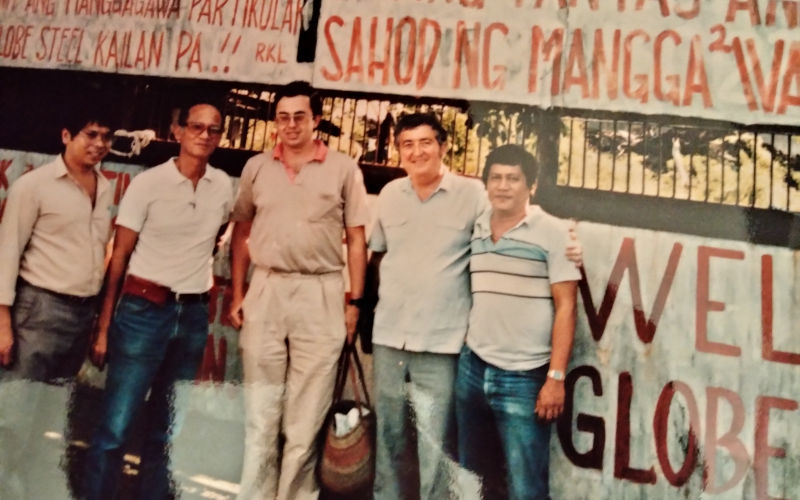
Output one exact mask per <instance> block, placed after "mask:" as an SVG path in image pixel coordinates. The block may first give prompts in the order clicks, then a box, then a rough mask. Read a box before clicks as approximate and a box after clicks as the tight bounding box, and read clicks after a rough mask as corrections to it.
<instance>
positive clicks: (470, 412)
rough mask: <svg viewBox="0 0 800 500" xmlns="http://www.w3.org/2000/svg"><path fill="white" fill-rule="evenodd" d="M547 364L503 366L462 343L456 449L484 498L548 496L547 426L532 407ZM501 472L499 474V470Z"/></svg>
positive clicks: (548, 445)
mask: <svg viewBox="0 0 800 500" xmlns="http://www.w3.org/2000/svg"><path fill="white" fill-rule="evenodd" d="M546 377H547V365H545V366H543V367H541V368H536V369H534V370H528V371H509V370H503V369H501V368H497V367H496V366H493V365H490V364H489V363H486V362H485V361H483V360H482V359H481V358H479V357H478V356H477V355H476V354H475V353H473V352H472V351H471V350H470V349H469V348H468V347H466V346H464V348H463V349H462V350H461V355H460V356H459V359H458V375H457V376H456V389H455V391H456V415H457V420H458V454H459V460H460V462H461V465H462V466H464V467H465V468H467V469H469V470H471V471H472V472H475V473H476V474H478V476H480V478H481V480H482V482H483V495H484V498H487V499H488V498H491V499H495V498H503V497H504V496H505V490H506V489H507V490H508V496H509V497H510V498H511V499H513V500H523V499H531V500H533V499H537V500H538V499H546V498H548V489H549V488H548V474H549V467H548V466H549V463H550V425H549V424H546V423H544V422H542V421H540V420H539V419H538V418H537V417H536V414H535V413H534V410H535V408H536V398H537V397H538V395H539V390H540V389H541V388H542V386H543V385H544V382H545V379H546ZM504 468H505V469H506V470H507V472H505V473H504V470H503V469H504Z"/></svg>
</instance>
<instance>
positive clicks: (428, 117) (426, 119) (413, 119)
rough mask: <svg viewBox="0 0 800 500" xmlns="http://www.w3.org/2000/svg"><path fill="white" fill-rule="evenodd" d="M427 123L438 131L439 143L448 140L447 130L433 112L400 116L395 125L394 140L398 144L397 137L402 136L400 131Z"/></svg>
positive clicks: (437, 138)
mask: <svg viewBox="0 0 800 500" xmlns="http://www.w3.org/2000/svg"><path fill="white" fill-rule="evenodd" d="M423 125H427V126H429V127H430V128H432V129H433V131H434V132H436V140H437V141H438V142H439V144H444V143H445V142H446V141H447V131H446V130H445V129H444V127H442V124H441V123H440V122H439V119H438V118H436V115H434V114H433V113H412V114H407V115H402V116H400V119H399V120H397V125H395V126H394V142H395V144H397V138H398V137H400V132H402V131H404V130H409V129H412V128H417V127H421V126H423Z"/></svg>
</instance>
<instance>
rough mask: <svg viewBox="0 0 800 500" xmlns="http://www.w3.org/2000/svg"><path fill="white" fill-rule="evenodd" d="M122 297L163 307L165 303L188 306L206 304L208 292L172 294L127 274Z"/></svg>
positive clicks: (168, 290)
mask: <svg viewBox="0 0 800 500" xmlns="http://www.w3.org/2000/svg"><path fill="white" fill-rule="evenodd" d="M122 295H133V296H135V297H141V298H143V299H145V300H149V301H150V302H152V303H154V304H157V305H160V306H161V305H164V304H166V303H167V302H175V303H179V304H188V303H196V302H208V292H202V293H179V292H173V291H172V290H170V289H169V288H168V287H166V286H164V285H159V284H158V283H155V282H153V281H150V280H146V279H144V278H140V277H138V276H134V275H133V274H129V275H128V276H127V277H126V278H125V283H123V285H122Z"/></svg>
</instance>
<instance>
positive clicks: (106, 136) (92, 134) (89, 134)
mask: <svg viewBox="0 0 800 500" xmlns="http://www.w3.org/2000/svg"><path fill="white" fill-rule="evenodd" d="M80 133H81V134H83V135H85V136H86V138H87V139H89V140H90V141H93V140H95V139H97V138H98V137H99V138H100V140H101V141H103V142H105V143H110V142H111V141H113V140H114V133H113V132H100V131H99V130H81V131H80Z"/></svg>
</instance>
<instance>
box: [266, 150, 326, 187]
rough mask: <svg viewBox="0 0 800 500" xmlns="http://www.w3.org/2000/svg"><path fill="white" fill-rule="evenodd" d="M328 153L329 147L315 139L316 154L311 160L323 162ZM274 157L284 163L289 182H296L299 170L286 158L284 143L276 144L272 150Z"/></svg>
mask: <svg viewBox="0 0 800 500" xmlns="http://www.w3.org/2000/svg"><path fill="white" fill-rule="evenodd" d="M327 153H328V147H327V146H325V144H324V143H323V142H322V141H320V140H314V156H313V157H312V158H311V161H318V162H323V161H325V155H327ZM272 159H273V160H278V161H279V162H281V164H282V165H283V170H284V172H286V176H287V177H288V178H289V182H291V183H294V179H295V178H296V177H297V170H295V169H293V168H292V167H290V166H289V165H288V164H287V163H286V160H284V157H283V143H282V142H281V143H278V145H277V146H275V149H273V150H272Z"/></svg>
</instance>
